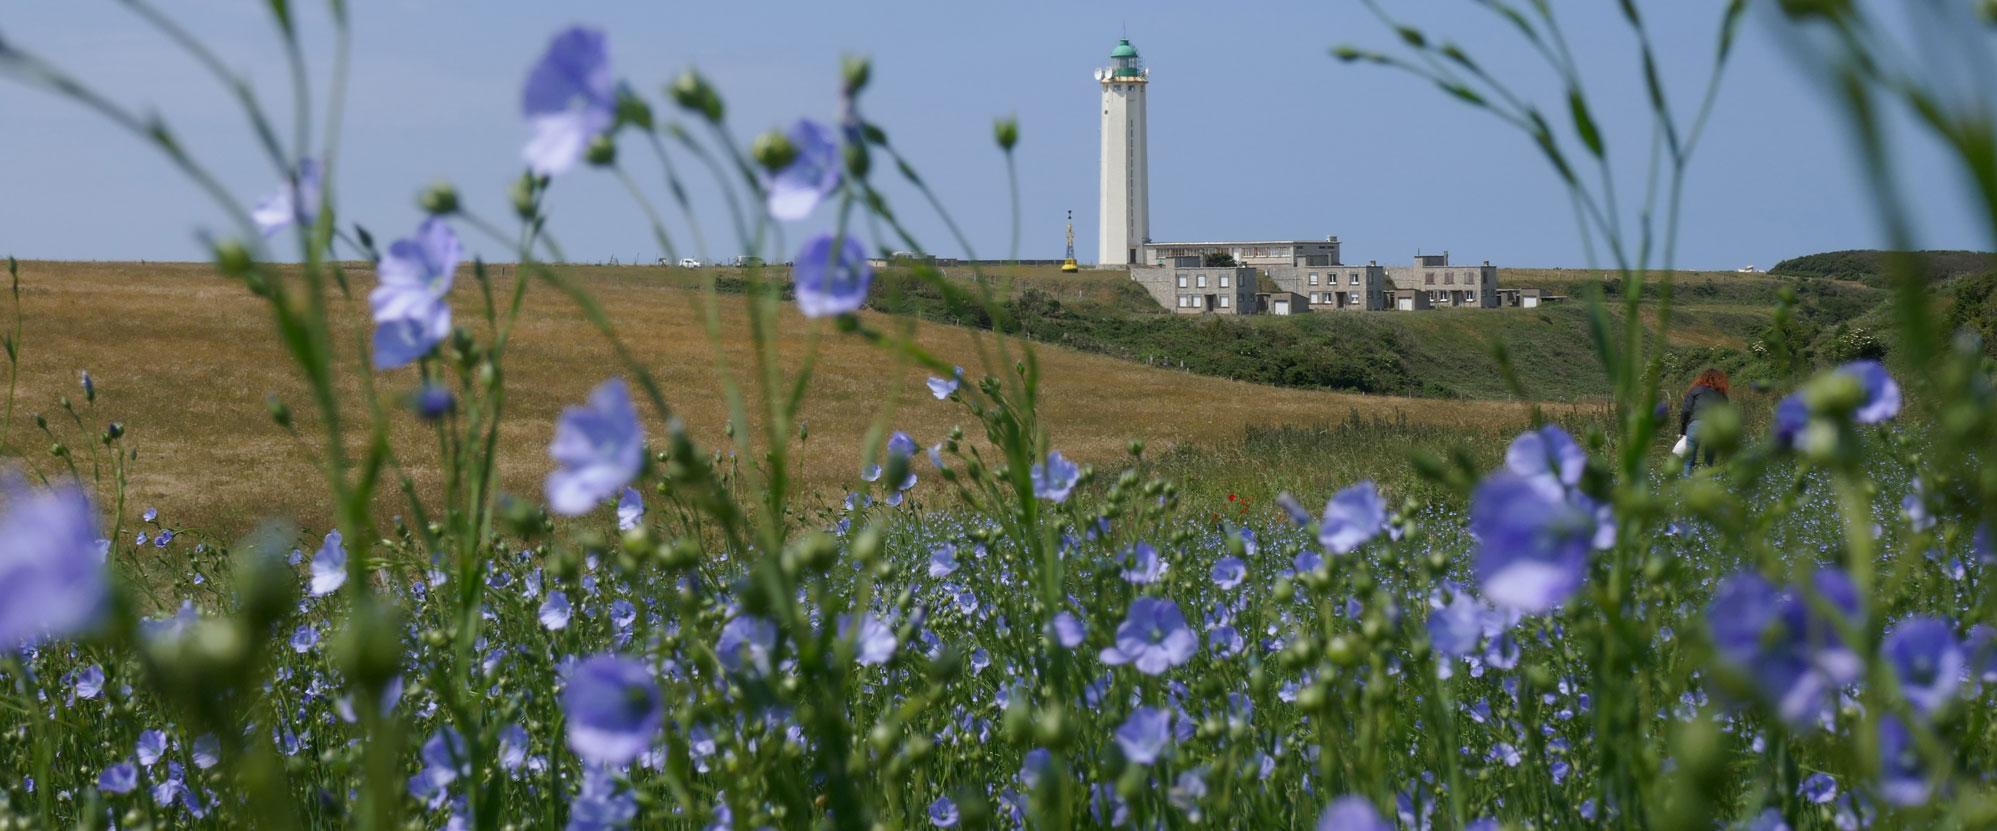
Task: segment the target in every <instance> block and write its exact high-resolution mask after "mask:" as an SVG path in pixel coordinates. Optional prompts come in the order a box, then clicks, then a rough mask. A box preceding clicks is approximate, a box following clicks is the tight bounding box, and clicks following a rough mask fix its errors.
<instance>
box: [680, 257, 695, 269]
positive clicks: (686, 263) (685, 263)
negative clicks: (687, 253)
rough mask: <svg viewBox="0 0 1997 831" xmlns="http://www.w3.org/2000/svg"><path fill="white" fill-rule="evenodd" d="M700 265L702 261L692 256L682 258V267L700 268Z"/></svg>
mask: <svg viewBox="0 0 1997 831" xmlns="http://www.w3.org/2000/svg"><path fill="white" fill-rule="evenodd" d="M699 267H700V261H699V260H696V259H694V258H692V257H686V258H684V259H681V260H680V268H699Z"/></svg>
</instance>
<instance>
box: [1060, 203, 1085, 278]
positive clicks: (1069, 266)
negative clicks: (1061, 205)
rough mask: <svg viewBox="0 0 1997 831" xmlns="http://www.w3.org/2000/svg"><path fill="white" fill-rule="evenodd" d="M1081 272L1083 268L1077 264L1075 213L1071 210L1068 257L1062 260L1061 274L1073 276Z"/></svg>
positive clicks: (1069, 213)
mask: <svg viewBox="0 0 1997 831" xmlns="http://www.w3.org/2000/svg"><path fill="white" fill-rule="evenodd" d="M1081 270H1082V267H1081V266H1079V265H1076V264H1075V212H1074V211H1073V210H1072V209H1071V210H1069V211H1068V255H1067V257H1066V258H1064V259H1062V260H1061V272H1062V273H1064V274H1073V273H1075V272H1077V271H1081Z"/></svg>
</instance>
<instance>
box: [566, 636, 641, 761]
mask: <svg viewBox="0 0 1997 831" xmlns="http://www.w3.org/2000/svg"><path fill="white" fill-rule="evenodd" d="M562 714H563V715H564V716H565V717H566V719H567V722H568V734H569V736H568V738H569V749H571V750H574V751H575V753H576V756H577V757H579V758H581V759H582V760H583V761H584V762H585V763H587V764H592V765H604V766H609V767H623V766H625V765H628V764H630V763H631V760H633V759H636V758H638V756H639V754H642V753H644V752H645V751H647V750H649V749H651V747H652V742H653V740H654V739H655V738H656V737H657V736H658V733H659V728H660V726H661V725H662V724H664V723H665V708H664V704H663V701H662V699H661V698H660V695H659V685H658V683H657V682H656V681H654V680H653V678H652V670H651V668H649V667H647V666H645V664H644V663H642V662H639V661H636V660H632V659H629V658H620V657H617V656H615V655H597V656H595V657H592V658H588V659H585V660H584V661H582V663H579V664H576V666H575V668H574V669H572V670H571V671H570V672H569V677H568V686H567V688H565V689H563V690H562Z"/></svg>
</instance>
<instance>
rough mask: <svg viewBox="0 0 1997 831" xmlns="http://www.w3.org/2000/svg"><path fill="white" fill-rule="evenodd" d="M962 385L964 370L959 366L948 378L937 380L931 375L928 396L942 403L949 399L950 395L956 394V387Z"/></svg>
mask: <svg viewBox="0 0 1997 831" xmlns="http://www.w3.org/2000/svg"><path fill="white" fill-rule="evenodd" d="M963 383H964V368H963V367H961V366H960V367H957V371H956V373H955V374H953V375H951V376H950V377H948V378H938V377H936V376H934V375H931V376H929V394H930V395H933V396H936V400H938V401H942V400H944V399H946V398H949V397H950V394H951V393H954V392H956V391H957V387H958V386H959V385H961V384H963Z"/></svg>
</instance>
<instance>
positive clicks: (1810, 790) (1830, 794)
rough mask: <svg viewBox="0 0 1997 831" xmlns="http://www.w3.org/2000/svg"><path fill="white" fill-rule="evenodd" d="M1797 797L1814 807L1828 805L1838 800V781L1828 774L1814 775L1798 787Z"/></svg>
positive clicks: (1806, 778)
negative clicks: (1807, 801)
mask: <svg viewBox="0 0 1997 831" xmlns="http://www.w3.org/2000/svg"><path fill="white" fill-rule="evenodd" d="M1796 795H1798V796H1801V797H1802V798H1804V799H1806V800H1809V802H1810V804H1812V805H1827V804H1829V803H1830V801H1831V800H1833V799H1836V798H1838V780H1836V779H1833V778H1831V775H1830V774H1828V773H1823V772H1818V773H1812V774H1810V775H1809V776H1807V777H1805V778H1804V779H1803V784H1801V785H1798V786H1796Z"/></svg>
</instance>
